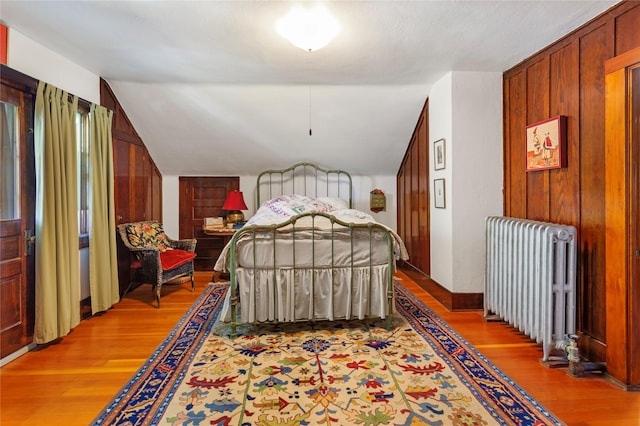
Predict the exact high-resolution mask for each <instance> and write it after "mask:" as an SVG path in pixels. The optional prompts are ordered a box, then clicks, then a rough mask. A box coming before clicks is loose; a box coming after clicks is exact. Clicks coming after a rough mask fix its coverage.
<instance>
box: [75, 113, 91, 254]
mask: <svg viewBox="0 0 640 426" xmlns="http://www.w3.org/2000/svg"><path fill="white" fill-rule="evenodd" d="M76 139H77V147H78V232H79V233H80V247H81V248H83V247H88V243H89V239H88V236H89V227H90V225H89V197H90V195H91V194H90V186H89V170H90V159H89V111H87V110H84V109H83V108H80V107H79V108H78V113H77V115H76Z"/></svg>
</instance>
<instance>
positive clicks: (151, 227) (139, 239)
mask: <svg viewBox="0 0 640 426" xmlns="http://www.w3.org/2000/svg"><path fill="white" fill-rule="evenodd" d="M127 237H128V238H129V243H130V244H131V245H132V246H133V247H134V248H155V249H158V250H160V251H166V250H168V249H170V248H171V247H169V242H168V239H167V234H165V233H164V229H162V225H161V224H159V223H157V222H138V223H132V224H130V225H129V226H127Z"/></svg>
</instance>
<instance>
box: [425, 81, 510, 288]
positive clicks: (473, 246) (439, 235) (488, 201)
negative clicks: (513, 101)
mask: <svg viewBox="0 0 640 426" xmlns="http://www.w3.org/2000/svg"><path fill="white" fill-rule="evenodd" d="M441 138H445V140H446V168H445V169H444V170H438V171H434V170H433V160H430V161H431V165H430V167H431V168H430V170H431V176H430V177H431V182H430V184H431V188H433V179H438V178H444V179H445V191H446V194H445V195H446V209H436V208H435V207H434V206H433V202H432V203H431V206H430V210H431V278H432V279H434V280H435V281H436V282H438V283H439V284H440V285H442V286H443V287H445V288H446V289H448V290H449V291H451V292H452V293H479V292H483V291H484V253H485V247H484V244H485V234H484V227H485V225H484V220H485V218H486V217H487V216H490V215H500V214H502V211H503V208H502V206H503V200H502V184H503V179H502V170H503V165H502V74H501V73H481V72H458V71H455V72H450V73H448V74H447V75H446V76H444V77H443V78H442V79H441V80H440V81H438V82H437V83H436V84H435V85H434V86H433V89H432V91H431V93H430V94H429V141H430V143H431V144H433V142H434V141H436V140H438V139H441Z"/></svg>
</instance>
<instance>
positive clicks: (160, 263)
mask: <svg viewBox="0 0 640 426" xmlns="http://www.w3.org/2000/svg"><path fill="white" fill-rule="evenodd" d="M118 232H119V233H120V237H121V238H122V241H123V242H124V245H125V246H126V247H127V248H128V249H129V250H131V252H132V253H133V254H134V255H135V257H136V260H135V262H134V264H132V268H134V269H135V270H136V277H135V280H136V281H138V282H142V283H149V284H153V286H154V288H155V292H156V300H157V302H158V308H159V307H160V291H161V289H162V284H164V283H166V282H167V281H171V280H173V279H174V278H178V277H182V276H189V277H190V278H191V291H193V290H194V288H195V285H194V281H193V259H194V258H195V257H196V254H195V249H196V242H197V241H196V240H195V239H185V240H172V239H171V238H169V237H168V236H167V234H166V233H165V232H164V229H163V227H162V224H161V223H159V222H156V221H145V222H132V223H123V224H121V225H118Z"/></svg>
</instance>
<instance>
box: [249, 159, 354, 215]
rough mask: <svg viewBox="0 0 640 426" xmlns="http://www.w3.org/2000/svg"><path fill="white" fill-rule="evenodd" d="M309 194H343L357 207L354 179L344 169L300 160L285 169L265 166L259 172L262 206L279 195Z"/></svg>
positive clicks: (313, 195) (351, 205)
mask: <svg viewBox="0 0 640 426" xmlns="http://www.w3.org/2000/svg"><path fill="white" fill-rule="evenodd" d="M290 194H298V195H306V196H308V197H313V198H318V197H339V198H342V199H344V200H347V201H348V202H349V208H352V207H353V200H352V194H353V183H352V181H351V175H350V174H349V173H348V172H346V171H344V170H327V169H323V168H321V167H319V166H317V165H316V164H313V163H306V162H303V163H297V164H294V165H293V166H290V167H288V168H286V169H282V170H265V171H264V172H262V173H260V174H259V175H258V181H257V183H256V195H257V200H258V206H260V205H262V203H263V202H265V201H267V200H270V199H272V198H274V197H277V196H278V195H290Z"/></svg>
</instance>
